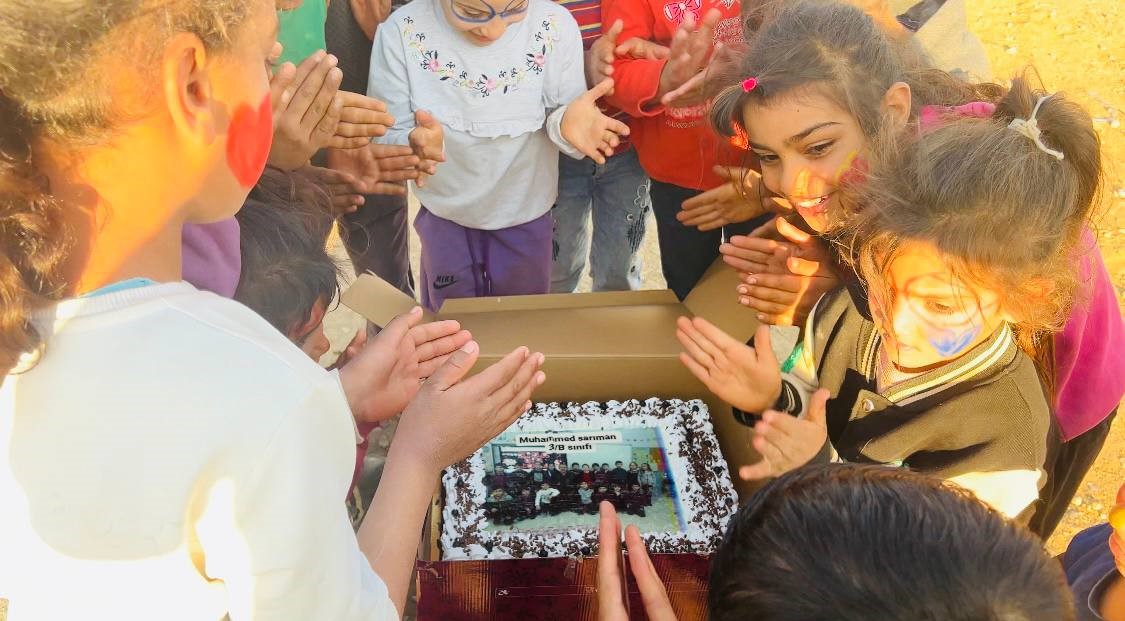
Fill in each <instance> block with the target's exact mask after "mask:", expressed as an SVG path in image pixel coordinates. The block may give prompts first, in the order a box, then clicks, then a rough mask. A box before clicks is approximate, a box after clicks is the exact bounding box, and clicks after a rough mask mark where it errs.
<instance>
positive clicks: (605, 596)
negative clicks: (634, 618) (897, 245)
mask: <svg viewBox="0 0 1125 621" xmlns="http://www.w3.org/2000/svg"><path fill="white" fill-rule="evenodd" d="M598 518H599V519H598V619H599V621H628V620H629V610H628V607H627V606H626V598H628V596H629V595H628V593H626V592H625V590H624V589H625V584H626V581H625V571H626V569H625V567H624V566H623V565H622V557H621V520H620V519H618V517H617V510H615V509H614V508H613V504H612V503H610V502H609V501H605V500H603V501H602V502H601V504H600V505H598ZM625 549H626V550H628V552H629V571H632V572H633V580H634V581H636V583H637V590H638V591H640V593H641V601H642V602H644V607H645V616H647V617H648V619H649V620H650V621H676V613H675V611H674V610H672V602H671V600H669V599H668V591H667V589H665V588H664V583H663V582H662V581H661V580H660V576H659V575H658V574H657V573H656V567H654V566H653V564H652V559H650V558H649V556H648V550H647V549H646V548H645V542H644V540H643V539H641V531H640V530H638V529H637V527H636V526H635V525H632V524H630V525H629V527H628V528H626V529H625Z"/></svg>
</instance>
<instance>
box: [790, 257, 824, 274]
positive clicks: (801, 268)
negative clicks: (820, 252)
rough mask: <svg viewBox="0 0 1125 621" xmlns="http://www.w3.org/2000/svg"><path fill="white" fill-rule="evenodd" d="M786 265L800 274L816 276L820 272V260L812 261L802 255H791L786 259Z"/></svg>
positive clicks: (791, 270)
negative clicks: (801, 256)
mask: <svg viewBox="0 0 1125 621" xmlns="http://www.w3.org/2000/svg"><path fill="white" fill-rule="evenodd" d="M785 267H788V268H789V271H790V272H793V273H794V274H797V275H798V276H808V277H812V276H816V275H817V274H818V273H820V261H810V260H808V259H802V258H800V257H789V258H788V259H786V260H785Z"/></svg>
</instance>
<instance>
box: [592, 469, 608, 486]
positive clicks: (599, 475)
mask: <svg viewBox="0 0 1125 621" xmlns="http://www.w3.org/2000/svg"><path fill="white" fill-rule="evenodd" d="M608 465H609V464H602V465H601V466H598V467H597V468H598V471H597V472H595V473H594V486H595V487H596V486H599V485H606V484H608V483H609V472H607V471H606V467H607V466H608Z"/></svg>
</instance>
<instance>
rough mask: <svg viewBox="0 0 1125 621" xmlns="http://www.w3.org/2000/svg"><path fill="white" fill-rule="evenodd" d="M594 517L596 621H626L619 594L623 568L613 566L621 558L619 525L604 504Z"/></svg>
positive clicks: (608, 507) (615, 517)
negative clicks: (595, 529)
mask: <svg viewBox="0 0 1125 621" xmlns="http://www.w3.org/2000/svg"><path fill="white" fill-rule="evenodd" d="M598 514H599V516H598V589H597V592H598V618H599V619H603V620H606V621H626V620H627V619H628V618H629V615H628V613H627V612H626V611H625V600H624V598H625V597H626V594H625V593H622V592H621V587H622V584H623V583H624V582H623V575H622V573H621V572H622V571H624V568H623V567H620V566H619V565H618V562H617V561H618V559H619V558H620V555H621V522H620V520H618V519H617V511H615V510H614V508H613V504H612V503H610V502H608V501H605V500H603V501H602V502H601V504H599V505H598Z"/></svg>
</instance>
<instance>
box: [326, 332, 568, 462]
mask: <svg viewBox="0 0 1125 621" xmlns="http://www.w3.org/2000/svg"><path fill="white" fill-rule="evenodd" d="M479 355H480V347H479V346H478V345H477V343H476V342H475V341H469V342H468V343H465V344H464V345H462V346H461V347H460V349H458V350H457V351H455V352H454V353H453V354H452V355H451V356H447V357H445V358H444V360H443V361H442V364H441V365H440V366H439V367H438V368H434V369H433V372H432V374H431V375H430V376H429V378H428V379H427V380H426V381H425V383H424V384H422V387H421V390H420V391H418V393H417V396H416V397H414V399H413V400H412V401H411V402H410V405H409V406H407V408H406V411H405V412H403V415H402V419H401V420H400V421H399V425H398V429H397V430H396V431H395V439H394V442H395V444H398V448H399V449H403V450H406V451H407V453H408V454H410V455H412V456H413V457H414V458H415V459H421V460H423V461H424V462H425V463H426V464H427V467H428V468H429V469H430V470H432V471H433V472H435V473H436V472H438V471H440V470H441V469H442V468H445V467H447V466H449V465H450V464H453V463H455V462H457V461H458V460H461V459H464V458H465V457H466V456H467V455H469V454H471V453H472V452H473V451H476V450H477V449H479V448H480V447H481V446H483V445H484V444H485V443H486V442H488V441H489V440H491V439H493V438H495V437H496V436H497V435H499V434H500V432H502V431H504V430H505V429H507V428H508V427H509V426H510V425H511V424H512V423H513V422H515V420H516V418H518V417H519V416H520V415H521V414H523V413H524V412H526V411H527V410H528V409H529V408H530V407H531V401H530V399H531V393H532V392H533V391H534V390H535V389H536V388H538V387H539V386H540V385H542V384H543V382H544V381H546V379H547V376H546V375H545V374H544V373H543V372H542V371H540V370H539V369H540V368H541V367H542V366H543V362H544V360H545V357H544V356H543V354H541V353H532V352H530V351H528V349H527V348H526V347H519V348H517V349H515V350H514V351H512V352H511V353H509V354H508V355H507V356H505V357H504V358H503V359H501V360H500V361H499V362H497V363H495V364H493V365H492V366H490V367H488V368H487V369H485V370H483V371H481V372H480V373H477V374H476V375H474V376H472V377H470V378H468V379H464V378H465V376H466V375H467V374H468V373H469V370H470V369H471V368H472V367H473V364H474V363H476V361H477V357H478V356H479ZM435 360H436V359H435ZM429 366H432V365H427V367H426V368H427V370H428V369H429ZM345 368H346V367H345Z"/></svg>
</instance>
